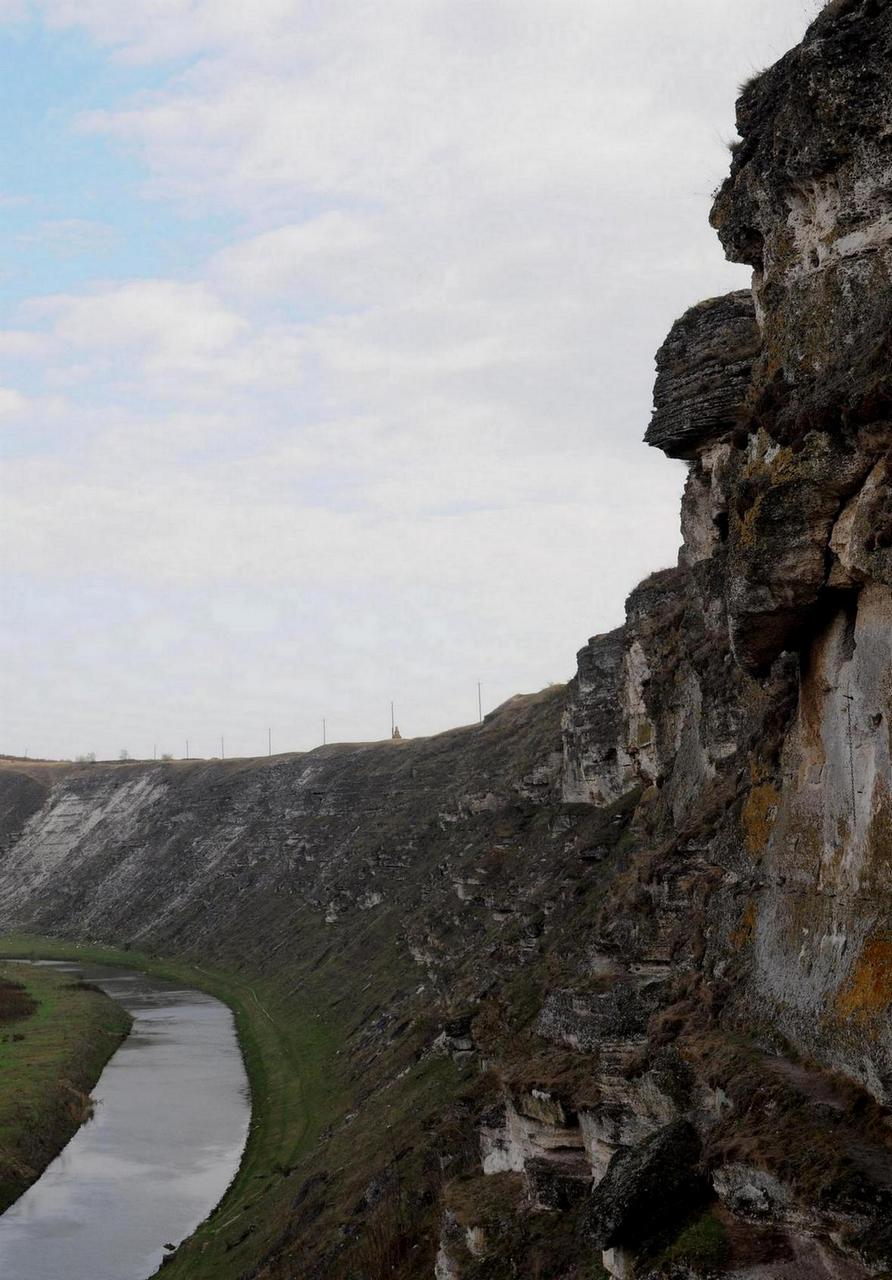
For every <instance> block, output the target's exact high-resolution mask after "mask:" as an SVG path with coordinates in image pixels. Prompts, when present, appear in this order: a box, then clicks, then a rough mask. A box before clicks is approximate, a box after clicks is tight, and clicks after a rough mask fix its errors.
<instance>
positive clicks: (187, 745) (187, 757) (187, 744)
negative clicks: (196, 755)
mask: <svg viewBox="0 0 892 1280" xmlns="http://www.w3.org/2000/svg"><path fill="white" fill-rule="evenodd" d="M186 759H187V760H188V759H189V739H188V738H187V739H186Z"/></svg>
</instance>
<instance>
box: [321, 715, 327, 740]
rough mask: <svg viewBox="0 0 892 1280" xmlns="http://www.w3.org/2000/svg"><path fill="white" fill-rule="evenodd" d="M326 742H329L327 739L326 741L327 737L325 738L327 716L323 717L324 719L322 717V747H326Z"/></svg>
mask: <svg viewBox="0 0 892 1280" xmlns="http://www.w3.org/2000/svg"><path fill="white" fill-rule="evenodd" d="M326 740H327V739H326V737H325V716H323V717H322V745H323V747H324V746H325V743H326Z"/></svg>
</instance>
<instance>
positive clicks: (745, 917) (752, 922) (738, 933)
mask: <svg viewBox="0 0 892 1280" xmlns="http://www.w3.org/2000/svg"><path fill="white" fill-rule="evenodd" d="M757 919H758V911H757V910H756V900H755V898H750V900H749V902H748V903H747V904H746V906H745V907H744V909H743V914H742V915H741V917H740V923H739V924H738V926H737V928H736V929H735V930H734V931H733V933H732V934H731V942H732V943H733V945H734V946H735V947H744V946H746V945H747V943H748V942H750V941H751V940H752V936H753V934H754V933H755V931H756V920H757Z"/></svg>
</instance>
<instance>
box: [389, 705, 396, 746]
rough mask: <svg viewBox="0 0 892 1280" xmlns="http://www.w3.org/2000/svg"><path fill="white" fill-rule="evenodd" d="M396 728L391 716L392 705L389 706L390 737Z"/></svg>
mask: <svg viewBox="0 0 892 1280" xmlns="http://www.w3.org/2000/svg"><path fill="white" fill-rule="evenodd" d="M395 728H396V720H395V719H394V716H393V703H392V702H391V704H390V736H391V738H392V737H393V731H394V729H395Z"/></svg>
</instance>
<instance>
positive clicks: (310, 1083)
mask: <svg viewBox="0 0 892 1280" xmlns="http://www.w3.org/2000/svg"><path fill="white" fill-rule="evenodd" d="M0 956H5V957H23V958H37V957H39V958H41V959H69V960H81V961H85V962H94V963H97V964H110V965H118V966H124V967H127V968H131V969H139V970H142V971H143V972H145V973H151V974H155V975H156V976H158V977H162V978H170V979H173V980H174V981H177V982H181V983H183V984H185V985H189V986H192V987H196V988H199V989H201V990H203V991H206V992H208V993H209V994H210V995H213V996H216V997H217V998H218V999H220V1000H222V1001H224V1002H225V1003H226V1004H227V1005H229V1007H230V1008H231V1009H232V1011H233V1013H234V1015H235V1022H236V1028H237V1031H238V1037H239V1043H240V1045H241V1048H242V1053H243V1056H244V1060H245V1067H246V1069H247V1073H248V1078H249V1081H250V1085H251V1098H252V1114H251V1129H250V1133H249V1137H248V1143H247V1147H246V1150H245V1155H244V1159H243V1161H242V1164H241V1167H240V1169H239V1171H238V1174H237V1175H236V1178H235V1180H234V1181H233V1183H232V1185H231V1187H230V1189H229V1191H228V1192H227V1194H226V1196H225V1197H224V1199H223V1200H222V1201H221V1202H220V1204H219V1205H218V1206H217V1208H216V1210H215V1211H214V1212H213V1213H212V1214H211V1216H210V1217H209V1218H208V1219H207V1221H206V1222H205V1223H203V1224H202V1225H201V1227H199V1229H198V1231H197V1232H196V1233H195V1235H193V1236H192V1237H191V1238H190V1239H189V1240H188V1241H186V1242H185V1243H184V1244H183V1245H182V1246H181V1247H180V1249H179V1250H178V1251H177V1253H176V1255H175V1256H174V1257H172V1258H171V1259H170V1260H169V1261H168V1263H167V1264H166V1265H165V1267H164V1276H165V1280H175V1278H176V1277H179V1276H182V1277H188V1280H205V1278H206V1280H220V1277H221V1276H223V1275H227V1276H228V1275H233V1276H235V1275H239V1274H241V1272H242V1270H244V1269H245V1268H246V1267H247V1266H248V1265H250V1264H251V1263H252V1262H253V1261H256V1258H257V1256H258V1255H262V1254H263V1252H264V1251H265V1248H266V1247H268V1245H269V1244H270V1243H272V1238H273V1234H272V1233H273V1227H272V1225H271V1224H272V1222H273V1220H274V1219H275V1218H276V1217H277V1216H278V1215H277V1213H276V1210H277V1208H278V1202H279V1199H280V1197H279V1196H277V1195H276V1192H277V1191H279V1190H280V1189H281V1185H282V1183H283V1180H284V1179H285V1178H287V1176H288V1173H289V1172H290V1170H291V1168H292V1166H293V1165H294V1164H295V1163H296V1162H297V1161H298V1160H299V1159H300V1158H301V1157H302V1156H303V1155H305V1154H306V1153H307V1151H309V1150H310V1149H311V1148H312V1147H313V1145H314V1144H315V1143H316V1141H317V1139H318V1137H319V1134H320V1132H321V1130H322V1129H323V1128H324V1126H325V1125H326V1124H327V1123H328V1122H329V1120H330V1118H331V1117H332V1116H334V1115H335V1114H337V1112H338V1110H339V1103H340V1102H341V1090H340V1089H339V1086H338V1077H337V1073H336V1072H335V1071H334V1069H333V1068H334V1064H335V1062H336V1048H337V1045H338V1036H337V1033H336V1031H335V1030H334V1028H333V1027H332V1024H331V1020H330V1019H329V1018H328V1017H323V1016H322V1012H321V1011H320V1010H319V1009H317V1008H314V1007H312V1005H311V1004H310V1003H309V1002H308V1001H306V1000H304V999H303V998H302V997H301V995H300V993H299V992H295V991H294V990H288V989H287V984H285V983H283V981H282V980H281V979H280V980H274V979H256V980H255V979H254V978H253V977H251V978H249V977H246V976H244V975H242V974H239V973H236V972H235V971H231V970H225V969H207V968H204V967H199V966H198V965H193V964H188V963H185V962H177V961H167V960H160V959H158V958H157V957H154V956H149V955H145V954H141V953H139V952H137V951H124V950H117V949H113V948H109V947H102V946H93V945H88V944H77V943H73V942H61V941H58V940H54V939H44V938H34V937H29V936H7V937H4V938H0ZM38 972H40V971H38Z"/></svg>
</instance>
